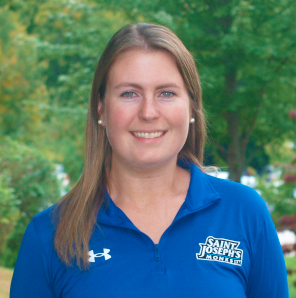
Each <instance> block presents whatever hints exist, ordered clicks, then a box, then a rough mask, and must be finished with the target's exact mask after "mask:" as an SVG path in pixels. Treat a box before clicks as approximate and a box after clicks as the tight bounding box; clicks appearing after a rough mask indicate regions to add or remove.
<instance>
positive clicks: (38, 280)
mask: <svg viewBox="0 0 296 298" xmlns="http://www.w3.org/2000/svg"><path fill="white" fill-rule="evenodd" d="M47 264H48V262H47V259H46V256H45V254H44V251H43V248H42V246H41V243H40V239H39V236H38V234H37V231H36V228H35V226H34V221H33V220H32V221H31V222H30V224H29V225H28V227H27V229H26V232H25V234H24V237H23V240H22V244H21V248H20V251H19V254H18V257H17V262H16V265H15V268H14V273H13V277H12V281H11V287H10V298H37V297H38V298H40V297H42V298H55V295H54V293H53V291H52V288H51V286H50V280H49V276H48V268H47V267H48V265H47Z"/></svg>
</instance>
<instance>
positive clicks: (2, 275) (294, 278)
mask: <svg viewBox="0 0 296 298" xmlns="http://www.w3.org/2000/svg"><path fill="white" fill-rule="evenodd" d="M285 261H286V267H287V269H291V270H293V271H294V272H295V273H293V274H292V275H288V283H289V294H290V298H296V257H293V258H285ZM12 273H13V270H12V269H6V268H2V267H0V298H9V288H10V281H11V277H12ZM294 282H295V286H294V285H293V283H294Z"/></svg>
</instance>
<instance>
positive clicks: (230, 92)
mask: <svg viewBox="0 0 296 298" xmlns="http://www.w3.org/2000/svg"><path fill="white" fill-rule="evenodd" d="M232 59H233V57H229V59H228V61H227V62H228V63H227V64H228V66H227V68H226V74H225V87H226V97H227V101H229V102H230V106H231V103H233V102H234V101H235V99H236V98H235V95H236V91H237V78H236V68H235V66H234V65H235V63H234V61H233V60H232ZM225 118H226V121H227V126H228V135H229V139H230V143H229V145H228V150H227V162H228V166H229V179H230V180H232V181H236V182H240V177H241V175H242V173H243V170H244V166H245V154H242V152H245V150H242V149H243V148H242V146H241V145H242V144H241V136H240V131H239V111H238V110H233V111H227V112H226V113H225Z"/></svg>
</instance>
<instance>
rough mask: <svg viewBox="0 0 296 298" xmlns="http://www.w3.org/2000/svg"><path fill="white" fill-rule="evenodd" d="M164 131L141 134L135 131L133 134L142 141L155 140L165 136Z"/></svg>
mask: <svg viewBox="0 0 296 298" xmlns="http://www.w3.org/2000/svg"><path fill="white" fill-rule="evenodd" d="M164 133H165V132H164V131H155V132H140V131H133V132H132V134H133V135H134V136H135V137H137V138H142V139H155V138H159V137H161V136H162V135H164Z"/></svg>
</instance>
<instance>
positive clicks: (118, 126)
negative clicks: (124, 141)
mask: <svg viewBox="0 0 296 298" xmlns="http://www.w3.org/2000/svg"><path fill="white" fill-rule="evenodd" d="M131 118H132V117H131V113H129V112H128V111H127V110H125V111H123V109H122V108H120V107H115V106H113V107H112V108H106V131H107V136H108V139H109V141H110V143H111V142H112V140H114V138H115V137H116V139H118V138H119V137H120V136H121V135H122V133H121V131H123V130H126V129H127V128H128V125H129V123H130V121H131Z"/></svg>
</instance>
